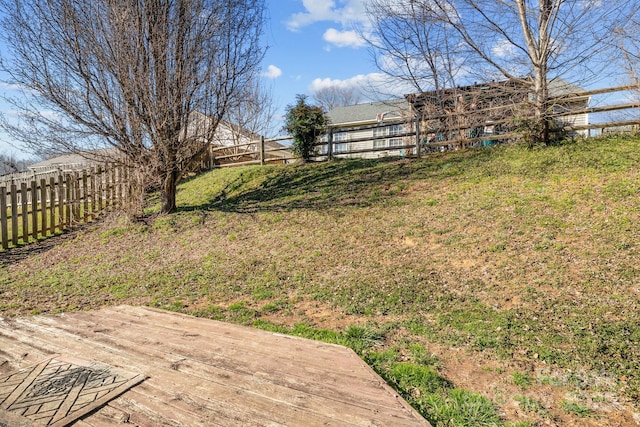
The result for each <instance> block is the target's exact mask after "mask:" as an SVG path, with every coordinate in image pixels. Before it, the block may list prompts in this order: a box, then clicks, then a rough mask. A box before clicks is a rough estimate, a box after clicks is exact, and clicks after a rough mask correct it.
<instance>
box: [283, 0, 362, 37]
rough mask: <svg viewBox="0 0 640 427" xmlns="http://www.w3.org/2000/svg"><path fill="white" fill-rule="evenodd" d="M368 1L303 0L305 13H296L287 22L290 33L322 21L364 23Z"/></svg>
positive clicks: (344, 23) (345, 23)
mask: <svg viewBox="0 0 640 427" xmlns="http://www.w3.org/2000/svg"><path fill="white" fill-rule="evenodd" d="M365 2H366V0H338V3H339V5H336V2H335V1H334V0H302V5H303V6H304V8H305V11H304V12H299V13H294V14H293V15H291V18H290V19H289V21H287V28H288V29H289V30H290V31H298V30H299V29H300V28H302V27H304V26H307V25H310V24H313V23H315V22H321V21H331V22H338V23H341V24H343V25H347V24H350V23H353V22H363V21H364V20H365V19H366V14H365Z"/></svg>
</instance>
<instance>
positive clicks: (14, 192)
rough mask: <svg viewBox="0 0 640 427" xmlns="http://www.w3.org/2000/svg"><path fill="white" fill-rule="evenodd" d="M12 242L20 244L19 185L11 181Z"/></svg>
mask: <svg viewBox="0 0 640 427" xmlns="http://www.w3.org/2000/svg"><path fill="white" fill-rule="evenodd" d="M11 244H13V246H17V245H18V187H17V186H16V184H15V182H13V181H12V182H11Z"/></svg>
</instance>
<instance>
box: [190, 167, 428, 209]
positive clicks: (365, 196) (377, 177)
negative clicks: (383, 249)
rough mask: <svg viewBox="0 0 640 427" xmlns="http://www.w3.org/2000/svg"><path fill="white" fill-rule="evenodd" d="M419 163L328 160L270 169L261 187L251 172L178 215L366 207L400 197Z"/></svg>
mask: <svg viewBox="0 0 640 427" xmlns="http://www.w3.org/2000/svg"><path fill="white" fill-rule="evenodd" d="M426 165H427V163H425V161H424V160H407V159H404V160H399V159H374V160H363V159H356V160H334V161H332V162H328V163H318V164H306V165H300V166H288V167H278V168H273V169H270V170H268V171H265V172H264V179H263V181H262V182H261V183H258V184H253V185H249V182H250V181H252V180H253V181H254V182H255V174H240V175H238V176H237V177H236V178H235V179H233V180H231V181H229V182H228V183H227V184H226V186H225V187H224V189H223V190H221V191H220V192H218V193H217V194H216V195H215V196H214V197H213V198H212V199H211V200H210V201H207V202H206V203H203V204H200V205H183V206H181V207H180V208H179V210H181V211H192V210H201V209H215V210H220V211H225V212H242V213H251V212H260V211H279V210H291V209H326V208H335V207H341V206H343V207H349V206H362V207H365V206H370V205H372V204H379V203H384V202H386V201H388V200H390V199H393V198H395V197H397V196H398V195H400V193H401V190H402V188H403V186H404V185H406V183H407V182H408V181H409V180H410V179H416V178H418V177H420V175H424V172H425V170H427V169H428V168H427V167H426Z"/></svg>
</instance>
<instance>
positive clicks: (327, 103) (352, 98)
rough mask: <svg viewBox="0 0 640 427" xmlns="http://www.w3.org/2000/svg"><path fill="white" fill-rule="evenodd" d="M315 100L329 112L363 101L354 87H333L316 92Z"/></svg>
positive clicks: (326, 87)
mask: <svg viewBox="0 0 640 427" xmlns="http://www.w3.org/2000/svg"><path fill="white" fill-rule="evenodd" d="M313 100H314V101H315V102H316V103H317V104H318V105H319V106H320V107H322V108H324V111H325V112H327V111H331V110H333V109H334V108H337V107H346V106H348V105H354V104H357V103H358V102H360V101H361V100H362V94H361V93H360V91H359V90H358V89H356V88H353V87H346V86H338V85H331V86H325V87H323V88H321V89H318V90H316V91H315V92H314V93H313Z"/></svg>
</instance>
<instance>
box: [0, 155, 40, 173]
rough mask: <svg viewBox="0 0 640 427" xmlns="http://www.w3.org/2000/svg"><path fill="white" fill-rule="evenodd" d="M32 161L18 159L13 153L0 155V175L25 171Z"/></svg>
mask: <svg viewBox="0 0 640 427" xmlns="http://www.w3.org/2000/svg"><path fill="white" fill-rule="evenodd" d="M31 163H33V161H32V160H26V159H19V158H18V157H16V155H15V154H13V153H8V154H7V153H0V175H6V174H11V173H16V172H22V171H25V170H27V167H28V166H29V164H31Z"/></svg>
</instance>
